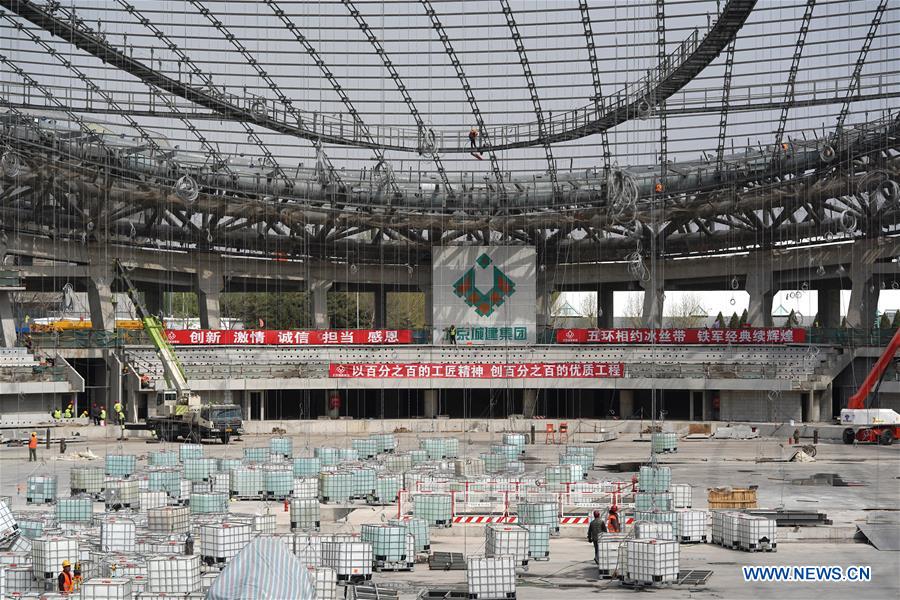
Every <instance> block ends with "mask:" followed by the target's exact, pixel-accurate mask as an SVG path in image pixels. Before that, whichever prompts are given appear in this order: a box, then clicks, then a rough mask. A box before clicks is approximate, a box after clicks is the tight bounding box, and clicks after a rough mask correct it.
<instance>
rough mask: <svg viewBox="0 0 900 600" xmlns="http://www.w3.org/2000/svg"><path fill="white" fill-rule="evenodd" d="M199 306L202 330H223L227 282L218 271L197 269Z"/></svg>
mask: <svg viewBox="0 0 900 600" xmlns="http://www.w3.org/2000/svg"><path fill="white" fill-rule="evenodd" d="M196 286H197V306H198V307H199V309H200V328H201V329H221V328H222V319H221V309H220V304H221V299H222V288H223V287H224V286H225V282H224V280H223V279H222V273H221V271H219V270H218V269H197V282H196Z"/></svg>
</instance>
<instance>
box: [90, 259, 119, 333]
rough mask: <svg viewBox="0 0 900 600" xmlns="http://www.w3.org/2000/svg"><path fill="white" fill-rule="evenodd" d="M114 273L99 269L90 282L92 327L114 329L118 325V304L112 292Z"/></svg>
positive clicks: (92, 275)
mask: <svg viewBox="0 0 900 600" xmlns="http://www.w3.org/2000/svg"><path fill="white" fill-rule="evenodd" d="M112 280H113V276H112V273H111V272H109V271H106V270H97V271H96V272H94V273H92V274H91V277H90V281H89V282H88V308H89V309H90V312H91V327H92V328H93V329H105V330H106V331H112V330H113V329H114V328H115V326H116V304H115V300H114V296H113V293H112V288H111V286H112Z"/></svg>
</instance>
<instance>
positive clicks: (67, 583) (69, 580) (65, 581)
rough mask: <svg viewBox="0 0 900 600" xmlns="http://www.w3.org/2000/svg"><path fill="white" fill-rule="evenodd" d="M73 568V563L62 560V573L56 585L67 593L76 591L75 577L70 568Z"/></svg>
mask: <svg viewBox="0 0 900 600" xmlns="http://www.w3.org/2000/svg"><path fill="white" fill-rule="evenodd" d="M71 568H72V564H71V563H70V562H69V561H67V560H64V561H62V573H60V574H59V577H57V578H56V584H57V585H56V587H57V590H58V591H60V592H66V593H69V592H74V591H75V578H74V577H73V576H72V572H71V571H70V570H69V569H71Z"/></svg>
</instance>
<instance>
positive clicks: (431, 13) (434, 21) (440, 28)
mask: <svg viewBox="0 0 900 600" xmlns="http://www.w3.org/2000/svg"><path fill="white" fill-rule="evenodd" d="M420 1H421V2H422V6H423V7H425V14H426V15H428V18H429V19H430V20H431V26H432V28H434V31H435V33H437V36H438V39H439V40H440V41H441V44H442V45H443V46H444V52H446V53H447V57H448V58H449V59H450V64H451V65H453V69H454V70H455V71H456V78H457V79H459V84H460V85H461V86H462V89H463V92H464V93H465V94H466V100H467V101H468V102H469V109H470V110H471V111H472V116H473V117H475V123H477V124H478V132H479V134H480V135H481V145H482V147H484V148H485V149H486V151H487V153H488V158H489V159H490V161H491V171H493V173H494V179H496V180H497V185H498V186H499V190H500V195H501V196H503V195H504V194H505V193H506V190H505V188H504V186H503V173H501V172H500V163H499V162H498V161H497V155H496V153H495V152H494V147H493V144H492V142H491V136H490V134H489V132H488V130H487V128H486V127H485V126H484V117H482V116H481V110H480V109H479V108H478V101H477V100H476V99H475V94H474V93H472V86H471V85H469V79H468V77H466V72H465V71H464V70H463V68H462V63H461V62H460V60H459V57H458V56H457V55H456V51H455V50H454V49H453V44H452V43H451V42H450V36H448V35H447V32H446V31H445V30H444V25H443V23H441V20H440V18H438V16H437V11H435V10H434V7H433V6H432V5H431V2H430V0H420ZM443 150H444V149H440V150H438V152H442V151H443ZM465 151H466V152H471V150H469V149H465Z"/></svg>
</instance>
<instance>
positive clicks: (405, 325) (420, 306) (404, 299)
mask: <svg viewBox="0 0 900 600" xmlns="http://www.w3.org/2000/svg"><path fill="white" fill-rule="evenodd" d="M386 313H387V314H386V316H387V326H389V327H396V328H397V329H424V328H425V323H426V321H427V318H428V315H426V314H425V294H424V293H422V292H396V293H388V294H387V309H386Z"/></svg>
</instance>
